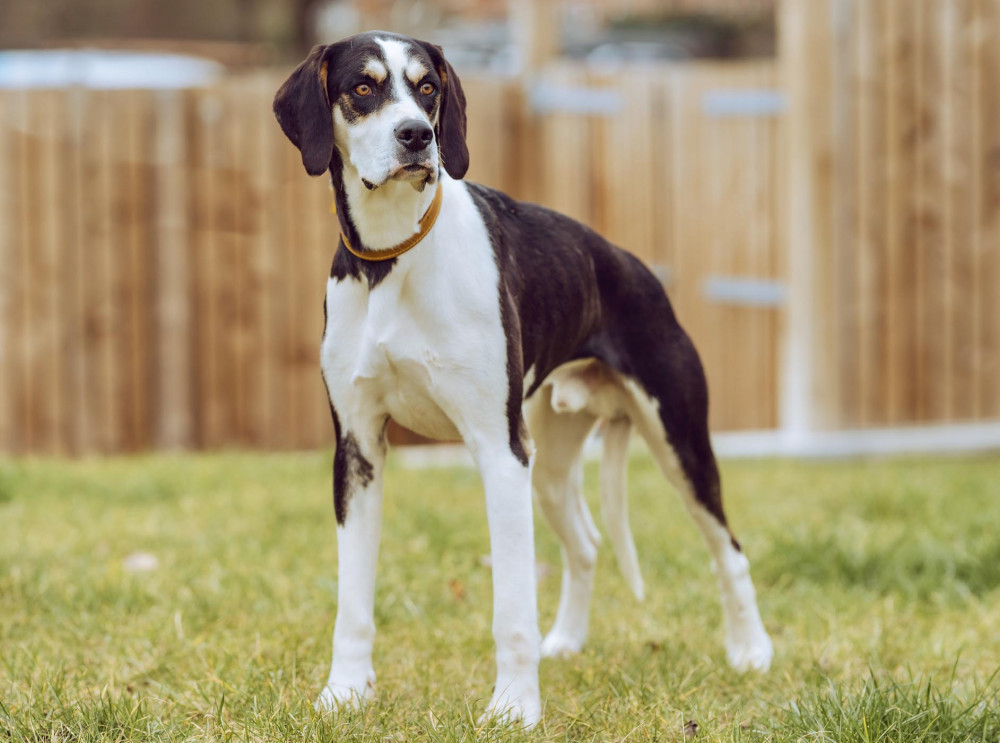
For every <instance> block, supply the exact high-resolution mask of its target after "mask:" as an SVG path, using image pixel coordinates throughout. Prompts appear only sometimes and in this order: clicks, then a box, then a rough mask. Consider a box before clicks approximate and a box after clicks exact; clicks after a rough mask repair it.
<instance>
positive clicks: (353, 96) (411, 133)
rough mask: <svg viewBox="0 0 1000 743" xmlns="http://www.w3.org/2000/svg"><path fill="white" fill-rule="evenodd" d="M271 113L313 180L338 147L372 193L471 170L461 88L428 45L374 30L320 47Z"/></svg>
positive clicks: (437, 50) (282, 91) (293, 76)
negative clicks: (392, 183)
mask: <svg viewBox="0 0 1000 743" xmlns="http://www.w3.org/2000/svg"><path fill="white" fill-rule="evenodd" d="M274 114H275V116H276V117H277V118H278V123H279V124H281V129H282V131H284V132H285V135H286V136H287V137H288V138H289V139H290V140H291V141H292V144H294V145H295V146H296V147H298V148H299V151H300V152H301V153H302V164H303V165H304V166H305V168H306V171H307V172H308V173H309V174H310V175H322V174H323V173H325V172H326V171H327V169H328V168H329V167H330V166H331V163H332V162H333V160H334V150H335V148H336V151H337V153H338V154H339V155H340V157H341V158H342V159H343V160H344V161H346V162H349V163H350V164H351V165H352V166H353V167H354V169H355V170H357V172H358V174H360V176H361V179H362V180H363V181H364V183H365V186H367V187H368V188H369V189H374V188H378V187H379V186H381V185H383V184H384V183H386V182H387V181H389V180H401V181H410V182H412V183H413V184H414V186H418V187H422V186H423V185H424V184H425V183H427V182H431V181H433V180H434V179H436V177H437V173H438V168H439V167H440V166H443V167H444V169H445V170H446V171H448V174H449V175H450V176H451V177H452V178H456V179H459V178H462V177H463V176H464V175H465V171H466V170H468V167H469V150H468V148H467V147H466V144H465V94H464V93H463V92H462V85H461V83H460V82H459V80H458V76H457V75H456V74H455V72H454V70H453V69H452V67H451V65H450V64H448V62H447V60H445V58H444V54H443V53H442V52H441V48H440V47H438V46H435V45H433V44H429V43H427V42H425V41H418V40H417V39H411V38H409V37H406V36H398V35H396V34H390V33H383V32H379V31H373V32H370V33H366V34H359V35H358V36H352V37H349V38H347V39H344V40H343V41H339V42H337V43H336V44H328V45H321V46H317V47H315V48H314V49H313V50H312V52H310V53H309V56H308V57H307V58H306V60H305V61H304V62H302V64H300V65H299V66H298V67H296V68H295V71H294V72H293V73H292V74H291V76H290V77H289V78H288V79H287V80H286V81H285V82H284V84H283V85H282V86H281V88H280V89H279V90H278V93H277V95H275V97H274Z"/></svg>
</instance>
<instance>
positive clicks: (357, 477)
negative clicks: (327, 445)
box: [333, 426, 375, 526]
mask: <svg viewBox="0 0 1000 743" xmlns="http://www.w3.org/2000/svg"><path fill="white" fill-rule="evenodd" d="M338 428H339V426H338ZM373 477H375V468H374V467H373V466H372V463H371V462H369V461H368V460H367V459H366V458H365V455H364V454H362V453H361V447H359V446H358V440H357V439H356V438H354V434H353V433H351V432H350V431H348V432H347V433H345V434H344V435H343V437H339V436H338V438H337V453H336V454H334V456H333V510H334V513H336V515H337V523H338V524H340V525H341V526H343V525H344V520H345V519H346V518H347V502H348V501H349V500H350V497H351V492H352V491H353V489H354V488H355V487H359V486H360V487H362V488H363V487H366V486H367V485H368V484H369V483H370V482H371V481H372V478H373Z"/></svg>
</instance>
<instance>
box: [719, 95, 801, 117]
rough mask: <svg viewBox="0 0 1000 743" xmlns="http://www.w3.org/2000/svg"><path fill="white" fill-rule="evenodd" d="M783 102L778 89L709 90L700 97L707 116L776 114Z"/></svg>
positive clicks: (783, 104) (783, 99) (783, 97)
mask: <svg viewBox="0 0 1000 743" xmlns="http://www.w3.org/2000/svg"><path fill="white" fill-rule="evenodd" d="M785 103H786V101H785V94H784V93H782V92H781V91H779V90H767V89H744V90H710V91H708V92H707V93H705V95H704V96H703V97H702V99H701V109H702V111H704V112H705V114H707V115H708V116H777V115H778V114H780V113H781V112H783V111H784V110H785Z"/></svg>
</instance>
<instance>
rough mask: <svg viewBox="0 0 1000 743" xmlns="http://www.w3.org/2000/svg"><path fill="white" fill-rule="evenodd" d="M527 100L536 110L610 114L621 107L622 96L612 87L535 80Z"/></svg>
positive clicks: (619, 110) (532, 108)
mask: <svg viewBox="0 0 1000 743" xmlns="http://www.w3.org/2000/svg"><path fill="white" fill-rule="evenodd" d="M528 100H529V101H530V102H531V110H532V111H534V112H535V113H571V114H588V115H591V116H613V115H614V114H616V113H619V112H621V110H622V109H623V108H624V100H623V99H622V96H621V94H620V93H618V92H617V91H614V90H601V89H599V88H584V87H582V86H579V85H558V84H556V83H550V82H545V81H541V82H537V83H535V84H534V85H532V86H531V93H530V95H529V98H528Z"/></svg>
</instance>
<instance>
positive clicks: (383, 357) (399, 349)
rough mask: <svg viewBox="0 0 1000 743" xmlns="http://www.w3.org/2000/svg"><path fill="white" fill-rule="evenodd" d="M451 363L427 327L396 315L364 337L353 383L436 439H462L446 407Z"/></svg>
mask: <svg viewBox="0 0 1000 743" xmlns="http://www.w3.org/2000/svg"><path fill="white" fill-rule="evenodd" d="M450 366H451V365H450V364H448V363H446V361H445V360H443V359H442V358H441V357H440V355H439V353H438V352H437V351H435V350H432V346H431V345H430V343H429V342H428V338H427V334H426V332H424V329H423V328H420V327H419V326H418V324H417V323H416V322H414V321H413V319H412V318H405V317H397V318H396V320H395V321H394V322H393V323H392V325H391V326H389V327H384V326H383V327H380V328H378V329H373V332H371V333H369V334H367V337H364V338H363V341H362V344H361V347H360V349H359V355H358V359H357V364H356V366H355V369H354V372H353V374H352V378H351V383H352V386H353V387H354V388H355V389H356V390H357V391H358V392H359V393H360V394H361V395H362V396H363V397H364V398H366V399H369V400H371V401H373V402H376V401H377V404H378V405H380V406H381V407H383V408H384V409H385V411H386V412H387V413H388V414H389V415H390V416H391V417H392V418H393V420H395V421H396V422H398V423H399V424H401V425H403V426H406V427H407V428H409V429H411V430H413V431H416V432H417V433H420V434H423V435H424V436H430V437H432V438H438V439H441V438H446V439H447V438H459V433H458V431H457V429H456V428H455V426H454V424H453V423H452V422H451V420H450V418H449V416H448V415H447V414H446V413H445V412H444V410H442V406H441V399H442V392H443V390H445V389H446V388H447V386H448V383H449V373H448V370H449V367H450Z"/></svg>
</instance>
